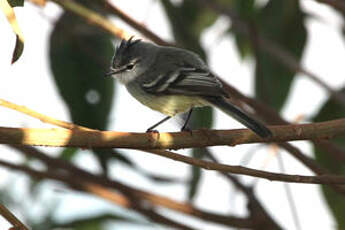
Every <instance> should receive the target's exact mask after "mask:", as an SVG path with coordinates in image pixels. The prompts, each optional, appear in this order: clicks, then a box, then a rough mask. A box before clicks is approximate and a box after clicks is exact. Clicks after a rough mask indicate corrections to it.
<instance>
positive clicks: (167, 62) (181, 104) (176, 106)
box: [109, 38, 272, 137]
mask: <svg viewBox="0 0 345 230" xmlns="http://www.w3.org/2000/svg"><path fill="white" fill-rule="evenodd" d="M109 75H111V76H113V77H115V78H116V79H118V80H119V81H120V82H121V83H123V84H124V85H125V86H126V88H127V90H128V91H129V92H130V93H131V94H132V96H134V97H135V98H136V99H137V100H138V101H140V102H141V103H142V104H144V105H146V106H148V107H150V108H151V109H154V110H157V111H159V112H162V113H164V114H166V115H168V116H174V115H176V114H178V113H181V112H186V111H187V110H189V109H191V108H193V107H198V106H208V105H213V106H216V107H218V108H220V109H221V110H222V111H224V112H225V113H227V114H229V115H230V116H232V117H233V118H235V119H236V120H238V121H239V122H241V123H242V124H244V125H245V126H247V127H248V128H250V129H252V130H253V131H254V132H256V133H257V134H258V135H260V136H262V137H268V136H271V135H272V134H271V132H270V130H268V129H267V128H266V127H265V126H264V125H262V124H261V123H260V122H258V121H256V120H255V119H253V118H251V117H249V116H248V115H247V114H245V113H243V112H242V111H241V110H240V109H239V108H237V107H235V106H234V105H231V104H230V103H229V102H227V101H226V98H227V97H228V95H227V93H226V92H225V91H224V89H223V86H222V84H221V82H220V81H219V80H218V79H217V78H216V77H215V76H214V75H212V73H211V72H210V71H209V69H208V67H207V65H206V64H205V63H204V62H203V61H202V60H201V59H200V57H199V56H198V55H197V54H195V53H193V52H191V51H188V50H184V49H180V48H174V47H163V46H158V45H155V44H152V43H148V42H142V41H140V40H133V39H132V38H131V39H129V40H128V41H125V40H123V41H122V42H121V44H120V46H119V47H118V48H117V50H116V52H115V55H114V58H113V61H112V66H111V70H110V73H109Z"/></svg>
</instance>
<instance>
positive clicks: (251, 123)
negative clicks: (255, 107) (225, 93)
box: [205, 97, 272, 138]
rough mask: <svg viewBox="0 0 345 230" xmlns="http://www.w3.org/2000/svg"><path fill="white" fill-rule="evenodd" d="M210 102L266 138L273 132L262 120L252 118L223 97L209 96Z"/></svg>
mask: <svg viewBox="0 0 345 230" xmlns="http://www.w3.org/2000/svg"><path fill="white" fill-rule="evenodd" d="M205 99H206V100H207V101H208V102H209V103H211V104H212V105H214V106H216V107H217V108H219V109H220V110H222V111H223V112H224V113H226V114H228V115H229V116H231V117H233V118H235V119H236V120H237V121H239V122H241V123H242V124H243V125H244V126H246V127H247V128H249V129H251V130H252V131H253V132H255V133H256V134H258V135H259V136H261V137H263V138H266V137H271V136H272V132H271V131H270V130H269V129H268V128H267V127H266V126H264V125H263V124H262V123H261V122H259V121H257V120H255V119H254V118H251V117H250V116H248V115H247V114H245V113H244V112H242V111H241V110H240V109H239V108H237V107H236V106H234V105H232V104H230V103H229V102H227V101H226V100H225V99H224V98H222V97H207V98H205Z"/></svg>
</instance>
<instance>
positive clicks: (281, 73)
mask: <svg viewBox="0 0 345 230" xmlns="http://www.w3.org/2000/svg"><path fill="white" fill-rule="evenodd" d="M234 7H235V8H236V9H237V11H236V12H238V14H239V16H240V18H241V19H242V20H244V21H246V22H247V23H248V31H249V36H245V35H243V34H239V33H236V31H235V30H231V31H232V32H233V33H235V38H236V44H237V47H238V50H239V53H240V54H241V56H242V57H246V56H254V57H255V59H256V68H255V94H256V97H257V98H258V99H259V100H261V101H263V102H265V103H266V104H268V105H270V106H272V107H273V108H275V109H276V110H277V111H280V110H281V109H282V107H283V106H284V103H285V101H286V99H287V97H288V95H289V92H290V88H291V84H292V81H293V79H294V76H295V74H296V72H295V71H292V70H290V69H289V68H288V67H286V66H285V65H283V64H282V63H281V62H280V61H279V60H277V58H276V57H273V56H272V55H270V54H268V53H267V52H266V51H264V50H263V49H262V48H261V47H260V45H259V44H258V39H259V38H258V36H262V37H264V38H266V39H268V40H270V41H273V42H275V43H276V44H277V45H278V46H280V47H282V48H284V49H286V50H288V51H289V52H290V53H291V54H292V55H293V56H294V57H296V58H297V60H300V59H301V57H302V54H303V50H304V47H305V44H306V38H307V31H306V28H305V25H304V18H305V14H304V13H303V12H302V11H301V7H300V3H299V1H298V0H291V1H269V2H268V3H267V4H266V5H264V6H263V7H262V8H258V6H256V4H255V1H253V0H250V1H240V0H238V1H234ZM268 45H269V44H268Z"/></svg>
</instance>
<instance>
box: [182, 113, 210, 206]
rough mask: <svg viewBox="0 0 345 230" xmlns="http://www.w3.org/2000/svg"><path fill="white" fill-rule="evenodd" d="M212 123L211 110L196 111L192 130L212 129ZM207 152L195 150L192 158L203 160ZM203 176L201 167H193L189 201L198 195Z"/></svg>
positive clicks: (191, 125)
mask: <svg viewBox="0 0 345 230" xmlns="http://www.w3.org/2000/svg"><path fill="white" fill-rule="evenodd" d="M212 121H213V111H212V109H211V108H202V109H194V112H193V119H191V121H190V128H191V129H195V128H210V127H211V126H212ZM207 151H208V150H207V149H206V148H203V149H197V148H195V149H193V150H192V156H193V157H194V158H197V159H202V158H203V157H204V156H205V153H206V152H207ZM202 175H203V174H202V170H201V168H200V167H195V166H191V179H190V184H189V190H188V198H189V200H192V199H194V198H195V196H196V195H197V192H198V188H199V184H200V181H201V178H202Z"/></svg>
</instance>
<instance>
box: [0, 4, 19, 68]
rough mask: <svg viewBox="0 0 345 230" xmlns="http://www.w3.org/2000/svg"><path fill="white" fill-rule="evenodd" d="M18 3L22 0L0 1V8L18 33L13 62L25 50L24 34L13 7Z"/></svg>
mask: <svg viewBox="0 0 345 230" xmlns="http://www.w3.org/2000/svg"><path fill="white" fill-rule="evenodd" d="M16 4H20V1H19V2H17V1H13V2H12V1H9V2H8V1H6V0H1V1H0V9H1V11H2V12H3V13H4V14H5V16H6V18H7V20H8V22H9V23H10V25H11V27H12V29H13V32H14V33H15V34H16V45H15V47H14V51H13V54H12V61H11V63H12V64H13V63H14V62H16V61H17V60H18V59H19V57H20V56H21V55H22V53H23V50H24V35H23V33H22V31H21V29H20V27H19V25H18V21H17V18H16V15H15V13H14V10H13V8H12V7H14V6H16Z"/></svg>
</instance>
